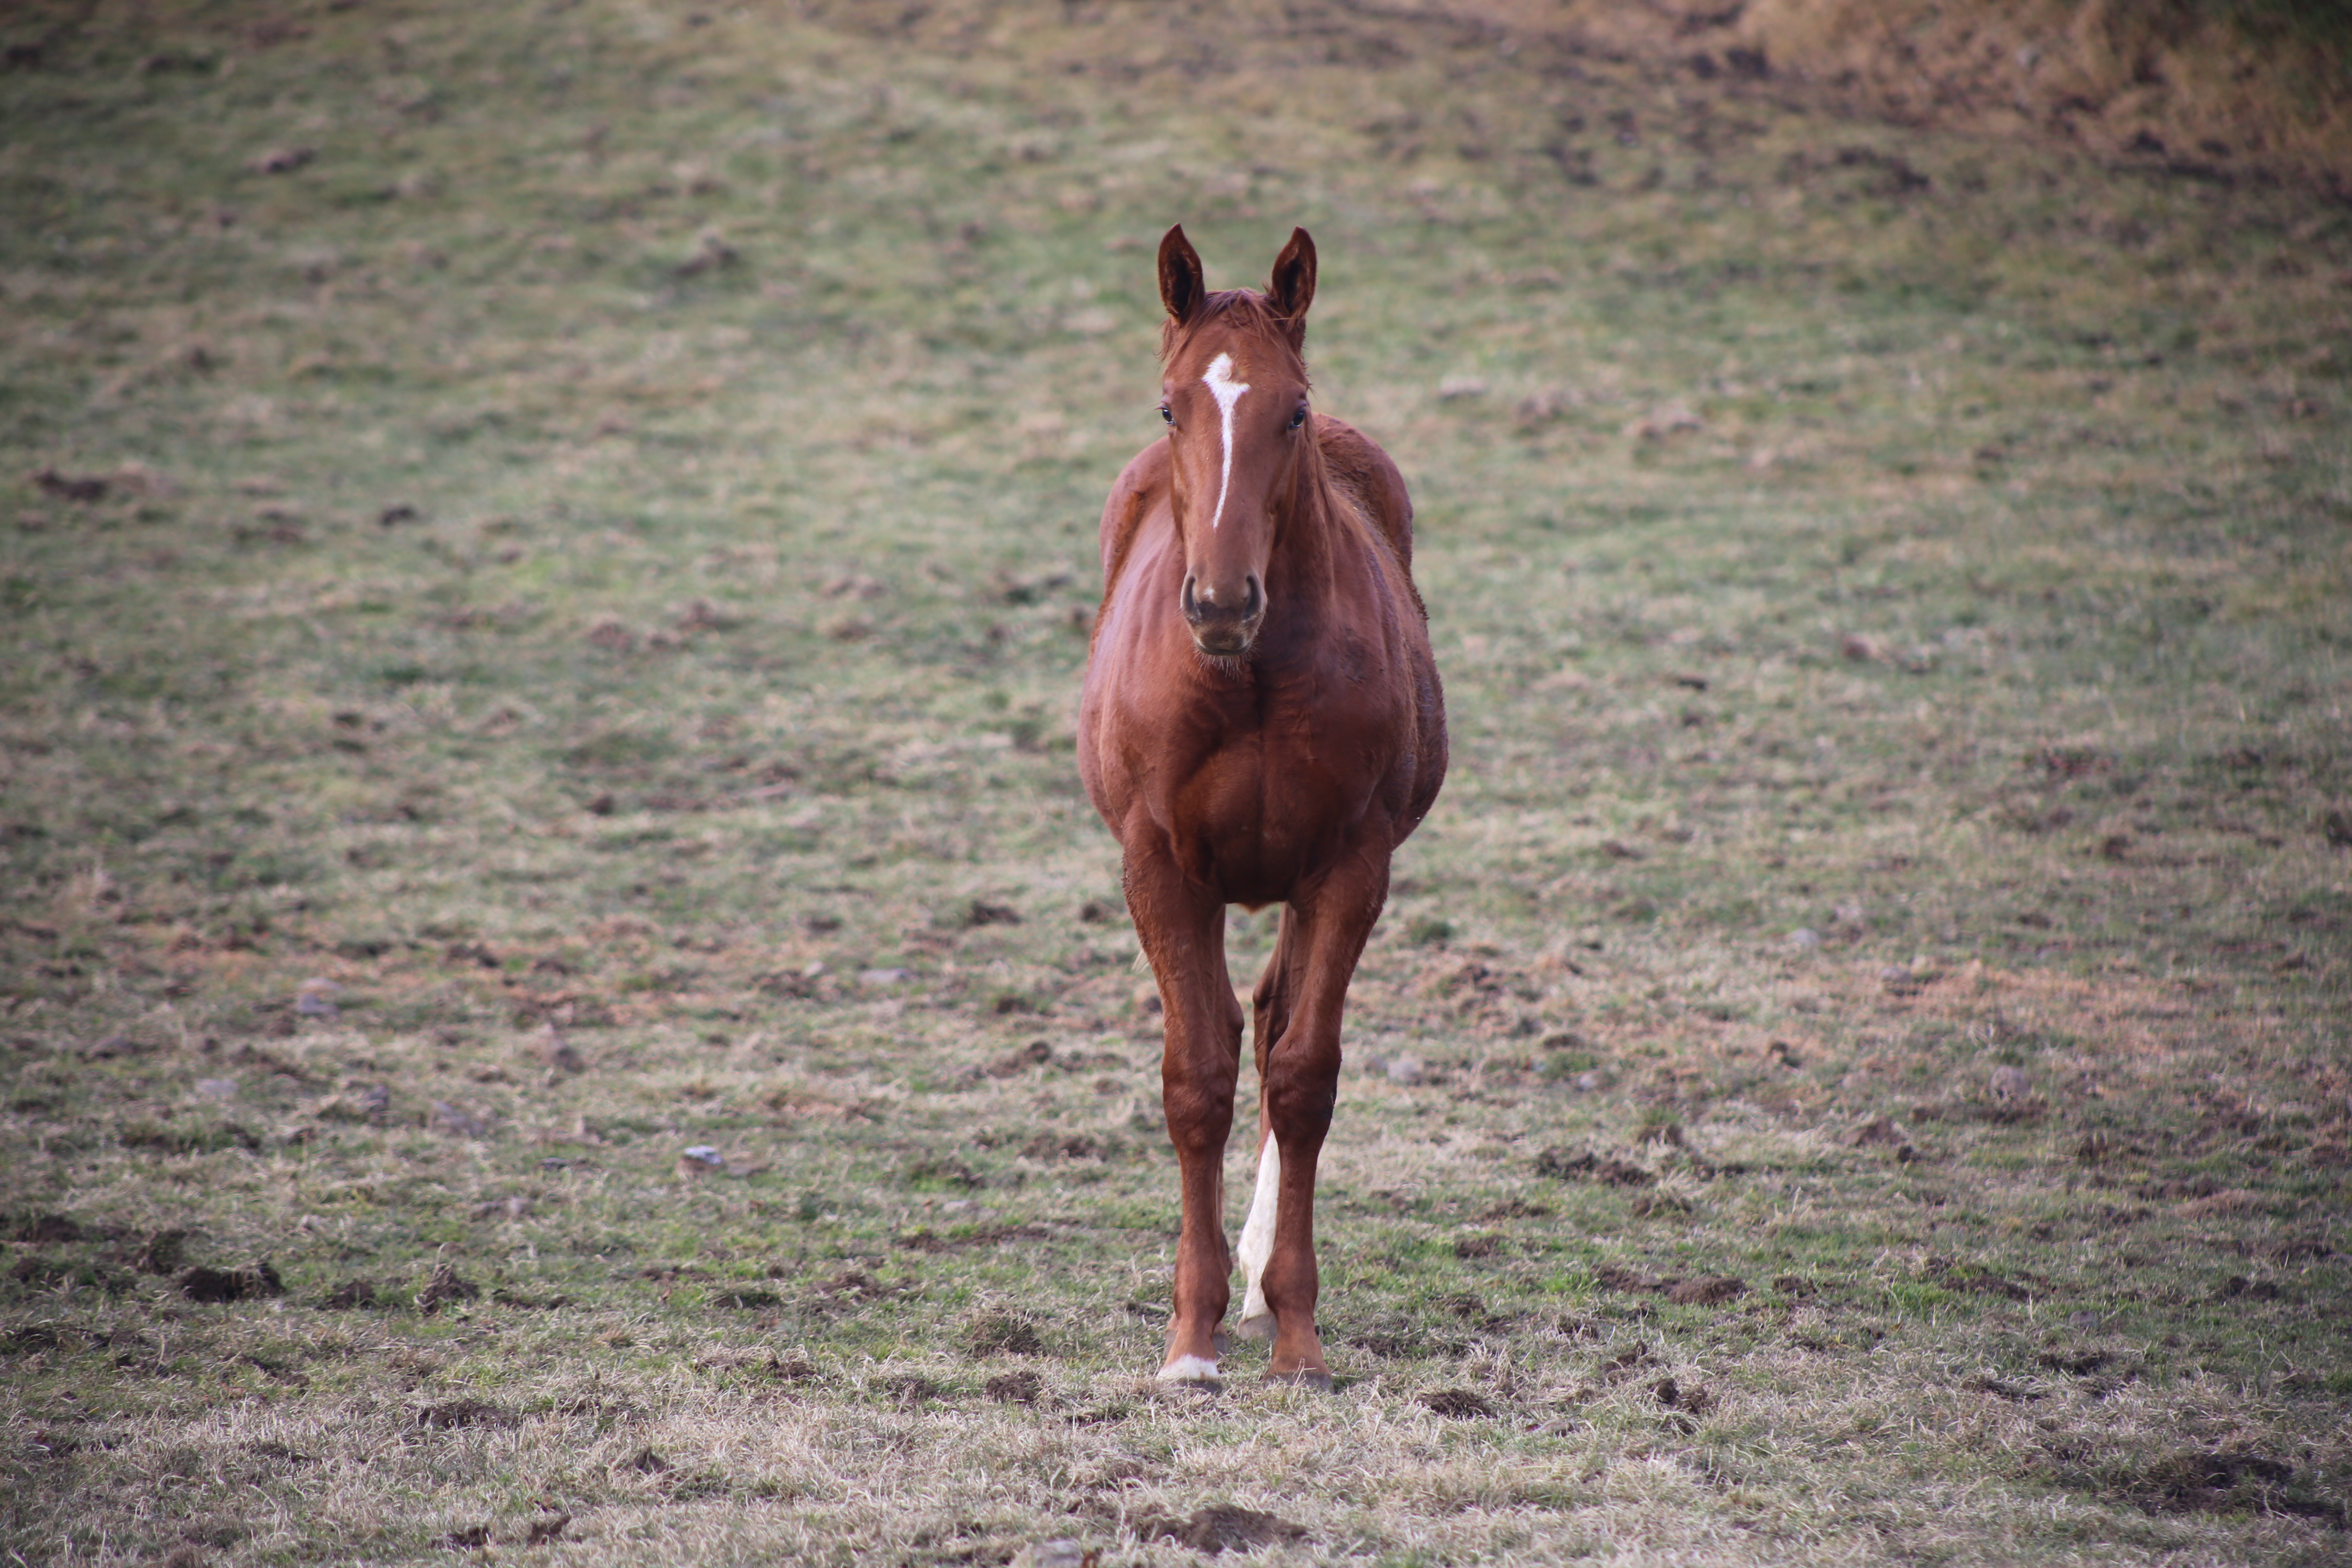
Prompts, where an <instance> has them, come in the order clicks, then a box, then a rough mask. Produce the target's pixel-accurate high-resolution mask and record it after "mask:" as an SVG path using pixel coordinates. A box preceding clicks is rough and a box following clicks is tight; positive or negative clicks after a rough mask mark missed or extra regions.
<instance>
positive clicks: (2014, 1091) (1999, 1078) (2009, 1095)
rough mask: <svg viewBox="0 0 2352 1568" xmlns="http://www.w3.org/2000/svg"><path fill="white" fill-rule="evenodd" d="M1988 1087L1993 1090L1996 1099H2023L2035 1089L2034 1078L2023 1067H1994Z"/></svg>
mask: <svg viewBox="0 0 2352 1568" xmlns="http://www.w3.org/2000/svg"><path fill="white" fill-rule="evenodd" d="M1987 1087H1988V1088H1990V1089H1991V1090H1992V1097H1993V1098H1994V1099H1995V1100H2023V1099H2024V1098H2025V1097H2026V1096H2027V1095H2028V1094H2031V1093H2032V1091H2033V1080H2032V1079H2030V1078H2027V1077H2026V1076H2025V1069H2024V1068H2014V1067H1998V1068H1993V1069H1992V1078H1991V1079H1990V1083H1989V1084H1988V1086H1987Z"/></svg>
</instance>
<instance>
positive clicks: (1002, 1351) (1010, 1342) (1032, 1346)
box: [964, 1312, 1045, 1355]
mask: <svg viewBox="0 0 2352 1568" xmlns="http://www.w3.org/2000/svg"><path fill="white" fill-rule="evenodd" d="M964 1339H965V1342H967V1343H968V1344H970V1345H971V1348H972V1350H973V1352H975V1353H977V1354H980V1355H1042V1354H1044V1353H1045V1339H1044V1337H1043V1336H1041V1335H1040V1334H1039V1333H1038V1332H1037V1325H1036V1324H1034V1323H1033V1322H1031V1321H1029V1320H1028V1319H1026V1318H1023V1317H1016V1316H1014V1315H1013V1314H1012V1313H1009V1312H991V1313H989V1314H988V1315H987V1316H985V1317H983V1318H981V1319H979V1320H978V1321H975V1322H974V1323H973V1324H972V1325H971V1329H970V1330H969V1331H966V1333H965V1335H964Z"/></svg>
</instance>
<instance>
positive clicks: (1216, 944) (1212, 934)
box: [1127, 852, 1242, 1382]
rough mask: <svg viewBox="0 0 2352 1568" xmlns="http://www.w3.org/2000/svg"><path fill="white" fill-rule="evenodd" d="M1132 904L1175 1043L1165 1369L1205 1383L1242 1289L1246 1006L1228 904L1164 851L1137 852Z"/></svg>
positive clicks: (1169, 1066) (1164, 1072)
mask: <svg viewBox="0 0 2352 1568" xmlns="http://www.w3.org/2000/svg"><path fill="white" fill-rule="evenodd" d="M1127 902H1128V909H1129V912H1130V913H1132V914H1133V915H1134V917H1135V931H1136V935H1137V937H1138V938H1139V940H1140V941H1141V942H1142V943H1143V952H1144V956H1145V957H1146V958H1148V959H1149V960H1150V963H1151V972H1152V973H1153V975H1154V976H1156V977H1157V978H1158V980H1159V982H1160V1007H1161V1016H1162V1017H1163V1018H1164V1020H1165V1028H1166V1031H1167V1044H1166V1046H1165V1047H1164V1049H1163V1050H1162V1052H1161V1056H1160V1096H1161V1101H1162V1103H1163V1104H1164V1105H1165V1106H1166V1108H1167V1111H1168V1140H1169V1142H1171V1143H1173V1144H1175V1146H1176V1163H1177V1166H1178V1169H1179V1171H1180V1173H1181V1177H1180V1181H1181V1190H1182V1194H1183V1201H1184V1220H1183V1229H1182V1231H1181V1234H1180V1235H1179V1237H1178V1238H1177V1242H1176V1289H1175V1300H1174V1303H1173V1307H1174V1310H1173V1311H1172V1312H1171V1315H1170V1317H1169V1320H1168V1359H1167V1361H1166V1363H1164V1364H1162V1365H1161V1367H1160V1376H1161V1377H1162V1378H1165V1379H1168V1380H1170V1381H1171V1382H1201V1381H1204V1380H1207V1379H1210V1378H1213V1377H1215V1376H1216V1374H1217V1353H1218V1350H1219V1348H1220V1347H1219V1345H1218V1340H1219V1337H1220V1336H1219V1334H1218V1325H1219V1324H1220V1323H1221V1322H1223V1321H1224V1316H1225V1307H1226V1304H1227V1303H1228V1302H1229V1301H1230V1300H1232V1296H1233V1284H1232V1279H1233V1268H1234V1264H1233V1255H1232V1253H1231V1252H1230V1251H1229V1250H1227V1248H1226V1246H1225V1214H1224V1208H1225V1205H1224V1176H1225V1139H1226V1136H1227V1135H1228V1134H1229V1133H1230V1132H1231V1131H1233V1125H1234V1080H1235V1079H1237V1078H1239V1076H1240V1074H1241V1050H1242V1010H1241V1005H1240V1004H1239V1003H1238V1002H1236V1001H1234V988H1233V983H1232V982H1231V980H1230V979H1229V978H1228V977H1227V975H1226V971H1225V942H1224V925H1225V910H1224V906H1223V904H1221V903H1218V902H1216V901H1215V900H1212V899H1209V898H1206V897H1205V896H1203V895H1202V893H1201V892H1200V891H1199V890H1198V889H1194V888H1192V887H1190V886H1188V885H1187V884H1186V882H1185V879H1184V878H1183V875H1182V873H1181V871H1179V870H1178V869H1177V868H1175V867H1174V866H1173V865H1172V864H1171V863H1169V861H1168V860H1167V859H1166V858H1164V857H1161V856H1158V855H1154V854H1150V853H1149V852H1147V853H1145V854H1141V855H1138V854H1130V855H1129V857H1128V865H1127Z"/></svg>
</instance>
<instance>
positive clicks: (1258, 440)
mask: <svg viewBox="0 0 2352 1568" xmlns="http://www.w3.org/2000/svg"><path fill="white" fill-rule="evenodd" d="M1314 297H1315V242H1314V241H1313V240H1311V239H1309V238H1308V237H1307V231H1306V230H1304V229H1297V230H1294V231H1293V232H1292V234H1291V237H1290V243H1289V244H1288V245H1287V246H1286V247H1284V248H1283V251H1282V254H1281V255H1280V256H1279V257H1277V258H1276V260H1275V263H1274V276H1273V279H1272V280H1271V281H1270V283H1269V284H1268V285H1267V288H1266V289H1265V292H1264V293H1263V294H1261V293H1258V292H1256V291H1255V290H1254V289H1234V290H1231V291H1227V292H1222V293H1214V294H1213V293H1211V292H1209V291H1208V289H1207V288H1206V286H1205V284H1204V281H1203V279H1202V271H1201V258H1200V257H1199V256H1198V255H1197V254H1196V253H1195V252H1194V251H1193V249H1192V245H1191V243H1190V242H1188V241H1187V240H1186V239H1185V237H1184V231H1183V229H1182V228H1181V226H1180V227H1177V228H1171V229H1170V230H1169V231H1168V234H1167V237H1165V238H1163V239H1162V240H1161V241H1160V299H1161V300H1162V301H1163V302H1164V303H1165V304H1166V305H1167V307H1168V320H1167V321H1166V323H1165V324H1164V325H1163V326H1162V328H1161V330H1160V363H1161V366H1162V375H1161V378H1160V418H1161V419H1162V420H1164V421H1165V422H1166V423H1167V426H1168V430H1167V436H1166V439H1164V440H1161V441H1159V442H1156V443H1154V444H1153V445H1152V446H1150V447H1146V448H1145V449H1144V450H1143V452H1142V453H1141V454H1140V455H1139V456H1138V457H1137V458H1136V459H1135V460H1134V461H1133V462H1131V463H1129V464H1128V466H1127V471H1126V472H1124V473H1122V474H1121V475H1119V477H1118V483H1117V484H1116V485H1114V486H1112V487H1111V492H1110V500H1109V502H1108V504H1107V505H1106V506H1105V507H1104V508H1103V520H1102V555H1103V579H1104V586H1103V602H1102V610H1101V613H1100V614H1099V616H1097V618H1096V621H1095V631H1094V647H1093V649H1092V652H1091V654H1090V655H1089V658H1088V661H1087V680H1086V692H1085V696H1084V698H1083V699H1082V700H1081V702H1080V705H1079V710H1078V768H1079V771H1080V773H1082V774H1083V775H1084V777H1085V780H1086V785H1087V795H1089V796H1090V797H1092V799H1093V801H1094V804H1095V809H1096V810H1097V811H1098V812H1100V813H1101V814H1102V817H1103V820H1104V821H1105V822H1107V823H1108V824H1109V825H1110V829H1111V831H1112V832H1113V833H1115V834H1117V835H1118V841H1119V847H1121V849H1123V850H1124V851H1125V858H1126V875H1125V882H1126V888H1127V907H1128V910H1129V912H1130V913H1132V914H1133V916H1134V917H1135V929H1136V933H1137V935H1138V936H1139V938H1140V939H1141V941H1142V944H1143V953H1144V957H1145V958H1146V959H1147V960H1149V961H1150V965H1151V972H1152V973H1153V975H1154V976H1156V977H1157V979H1158V981H1159V983H1160V1002H1161V1005H1162V1010H1163V1016H1164V1019H1165V1026H1166V1031H1167V1045H1166V1050H1165V1054H1164V1056H1163V1058H1162V1060H1161V1066H1160V1086H1161V1092H1162V1095H1163V1097H1164V1100H1165V1103H1166V1105H1167V1110H1168V1136H1169V1139H1170V1141H1171V1142H1173V1143H1174V1144H1175V1145H1176V1155H1177V1160H1178V1163H1179V1164H1180V1166H1181V1171H1182V1177H1181V1180H1182V1190H1183V1202H1184V1223H1183V1229H1182V1233H1181V1238H1180V1239H1179V1241H1178V1242H1177V1247H1176V1290H1175V1307H1174V1311H1173V1314H1172V1315H1171V1318H1170V1320H1169V1324H1168V1357H1167V1361H1166V1363H1165V1364H1164V1365H1162V1367H1161V1368H1160V1376H1161V1377H1162V1378H1165V1379H1169V1380H1171V1381H1176V1382H1205V1381H1208V1380H1211V1379H1213V1378H1214V1377H1215V1376H1216V1373H1217V1357H1218V1354H1219V1353H1220V1352H1221V1351H1222V1349H1223V1333H1222V1332H1221V1331H1220V1328H1219V1325H1220V1324H1221V1323H1222V1322H1223V1319H1224V1315H1225V1307H1226V1304H1227V1302H1228V1300H1230V1283H1229V1282H1230V1278H1231V1275H1232V1272H1233V1255H1232V1253H1231V1252H1230V1251H1229V1250H1228V1249H1227V1247H1226V1245H1225V1229H1224V1151H1225V1139H1226V1135H1227V1133H1228V1132H1229V1131H1231V1130H1232V1126H1233V1119H1234V1083H1235V1081H1236V1079H1238V1077H1239V1075H1240V1070H1241V1035H1242V1010H1241V1005H1240V1004H1239V1003H1238V1002H1237V1001H1236V1000H1235V999H1234V989H1233V982H1232V980H1231V978H1230V977H1229V976H1228V975H1227V973H1226V972H1225V906H1226V905H1228V904H1243V905H1245V906H1247V907H1249V908H1251V909H1259V908H1263V907H1264V906H1265V905H1267V904H1275V903H1278V904H1280V905H1282V907H1283V908H1282V925H1281V931H1280V934H1279V936H1278V937H1277V938H1276V942H1275V948H1274V957H1273V959H1272V961H1271V962H1269V963H1267V965H1266V969H1265V974H1263V975H1262V976H1260V977H1259V980H1258V983H1257V991H1256V994H1255V1015H1256V1016H1255V1038H1254V1045H1255V1050H1256V1056H1257V1070H1258V1085H1259V1100H1258V1165H1257V1187H1256V1191H1255V1194H1254V1195H1253V1196H1252V1198H1251V1200H1250V1207H1249V1217H1248V1219H1247V1221H1246V1222H1245V1223H1244V1226H1243V1227H1242V1237H1241V1256H1242V1266H1243V1269H1244V1273H1245V1275H1246V1278H1247V1282H1248V1295H1247V1298H1246V1300H1245V1301H1244V1306H1243V1309H1242V1318H1241V1323H1240V1328H1241V1331H1242V1332H1243V1333H1244V1334H1247V1335H1252V1336H1256V1337H1268V1338H1271V1339H1272V1340H1273V1341H1274V1350H1273V1354H1272V1357H1271V1360H1270V1363H1269V1364H1268V1367H1267V1372H1266V1375H1267V1376H1268V1377H1269V1378H1276V1379H1287V1380H1293V1381H1297V1382H1300V1383H1306V1384H1313V1385H1316V1386H1319V1387H1327V1388H1328V1386H1330V1381H1331V1374H1330V1369H1329V1367H1328V1365H1327V1364H1326V1363H1325V1361H1324V1359H1323V1345H1322V1341H1321V1339H1320V1338H1319V1337H1318V1334H1317V1332H1316V1327H1315V1301H1316V1297H1317V1294H1318V1289H1319V1284H1318V1278H1317V1273H1316V1265H1315V1166H1316V1162H1317V1160H1318V1157H1319V1156H1320V1154H1321V1152H1322V1148H1323V1139H1324V1135H1325V1133H1326V1132H1327V1131H1329V1129H1330V1125H1331V1108H1332V1105H1333V1103H1334V1101H1335V1100H1337V1098H1338V1094H1339V1015H1340V1011H1341V1009H1342V1007H1343V1006H1344V1005H1346V1002H1347V996H1348V981H1349V976H1350V975H1352V974H1353V973H1355V968H1356V961H1357V959H1358V958H1359V957H1360V956H1361V954H1362V952H1363V950H1364V941H1365V939H1366V938H1367V937H1368V936H1370V934H1371V930H1372V922H1373V921H1376V920H1377V919H1379V917H1380V912H1381V904H1382V903H1383V902H1385V901H1386V900H1387V898H1388V888H1389V858H1390V856H1391V854H1392V853H1394V851H1395V849H1396V847H1397V846H1398V845H1399V844H1401V843H1402V842H1403V841H1404V839H1405V837H1406V836H1407V835H1409V834H1411V833H1412V830H1413V829H1414V828H1415V827H1416V826H1419V825H1420V823H1421V819H1422V818H1423V816H1426V815H1427V814H1428V811H1429V808H1430V805H1431V803H1432V802H1433V801H1434V800H1435V799H1436V798H1437V789H1438V785H1439V784H1441V783H1442V782H1444V777H1445V700H1444V693H1443V692H1442V690H1441V689H1439V686H1438V683H1437V667H1436V664H1435V661H1434V660H1433V658H1431V656H1430V650H1429V628H1428V625H1427V620H1428V617H1427V615H1426V613H1425V612H1424V611H1423V608H1422V604H1421V596H1420V595H1419V594H1418V593H1417V592H1416V591H1415V590H1414V588H1413V584H1412V502H1411V501H1410V500H1407V499H1406V496H1405V488H1404V479H1403V476H1402V475H1401V474H1399V473H1398V472H1397V468H1396V465H1395V464H1394V463H1392V462H1391V461H1390V460H1389V458H1388V454H1386V453H1385V452H1383V451H1381V449H1380V447H1377V446H1375V445H1374V444H1373V443H1372V442H1371V441H1370V439H1368V438H1367V437H1364V436H1363V435H1361V434H1360V433H1359V432H1358V431H1356V430H1354V429H1353V428H1351V427H1349V426H1346V425H1343V424H1341V423H1340V422H1339V420H1337V419H1333V418H1330V417H1328V416H1324V415H1320V414H1317V413H1314V412H1313V411H1312V410H1311V409H1310V408H1309V407H1308V405H1307V366H1306V363H1305V361H1304V359H1303V358H1302V357H1301V356H1302V353H1303V351H1304V348H1305V344H1306V339H1307V305H1308V304H1309V303H1310V302H1311V301H1312V300H1313V299H1314Z"/></svg>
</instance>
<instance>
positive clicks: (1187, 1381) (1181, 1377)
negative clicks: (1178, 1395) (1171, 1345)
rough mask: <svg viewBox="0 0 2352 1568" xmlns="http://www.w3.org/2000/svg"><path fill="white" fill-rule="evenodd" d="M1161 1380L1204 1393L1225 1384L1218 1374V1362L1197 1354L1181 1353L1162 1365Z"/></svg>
mask: <svg viewBox="0 0 2352 1568" xmlns="http://www.w3.org/2000/svg"><path fill="white" fill-rule="evenodd" d="M1159 1381H1160V1382H1161V1383H1171V1384H1176V1385H1177V1386H1178V1387H1180V1388H1195V1389H1199V1390H1200V1391H1201V1392H1202V1393H1203V1394H1214V1393H1216V1392H1217V1391H1218V1390H1219V1389H1221V1388H1223V1387H1224V1385H1225V1384H1224V1380H1223V1379H1222V1378H1220V1377H1219V1376H1218V1375H1217V1363H1215V1362H1213V1361H1210V1360H1207V1359H1206V1358H1204V1357H1202V1356H1196V1355H1180V1356H1178V1357H1177V1358H1176V1359H1175V1360H1173V1361H1171V1362H1170V1363H1168V1364H1167V1365H1166V1366H1163V1367H1161V1368H1160V1373H1159Z"/></svg>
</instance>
